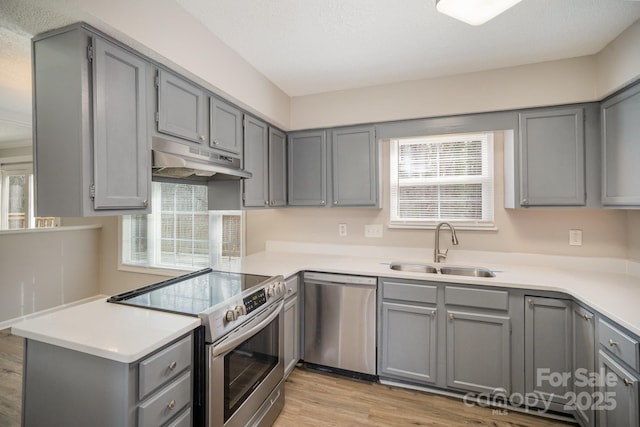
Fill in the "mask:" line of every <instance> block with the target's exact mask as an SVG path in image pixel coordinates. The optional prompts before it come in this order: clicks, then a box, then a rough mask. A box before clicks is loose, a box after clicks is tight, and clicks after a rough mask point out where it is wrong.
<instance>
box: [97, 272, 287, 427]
mask: <svg viewBox="0 0 640 427" xmlns="http://www.w3.org/2000/svg"><path fill="white" fill-rule="evenodd" d="M284 290H285V285H284V278H283V277H282V276H273V277H268V276H257V275H250V274H240V273H228V272H222V271H214V270H211V269H205V270H200V271H196V272H194V273H189V274H186V275H183V276H179V277H176V278H172V279H169V280H166V281H163V282H159V283H156V284H153V285H149V286H146V287H144V288H140V289H136V290H134V291H130V292H126V293H123V294H120V295H116V296H113V297H111V298H109V300H108V301H109V302H113V303H118V304H126V305H130V306H134V307H141V308H147V309H153V310H161V311H168V312H173V313H178V314H182V315H186V316H197V317H200V319H201V320H202V325H203V328H201V330H200V338H197V339H196V340H195V342H196V344H195V345H196V348H195V353H194V354H195V361H194V370H195V371H196V372H195V375H194V378H195V381H194V404H193V409H194V425H203V426H213V427H223V426H224V427H233V426H246V425H259V426H263V425H265V426H267V425H271V424H272V423H273V421H274V420H275V419H276V418H277V416H278V414H279V413H280V411H281V410H282V407H283V406H284V386H283V384H282V382H283V381H282V380H283V377H284V344H283V339H282V338H283V334H284V319H283V305H284V303H283V296H284Z"/></svg>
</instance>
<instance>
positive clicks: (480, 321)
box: [446, 310, 511, 395]
mask: <svg viewBox="0 0 640 427" xmlns="http://www.w3.org/2000/svg"><path fill="white" fill-rule="evenodd" d="M510 327H511V326H510V319H509V317H507V316H497V315H492V314H482V313H469V312H462V311H451V310H449V311H447V328H446V329H447V386H449V387H452V388H456V389H461V390H468V391H473V392H479V393H496V392H498V393H500V392H502V393H506V394H507V395H508V394H509V393H510V392H511V346H510V335H511V332H510Z"/></svg>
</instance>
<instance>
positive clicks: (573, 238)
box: [569, 230, 582, 246]
mask: <svg viewBox="0 0 640 427" xmlns="http://www.w3.org/2000/svg"><path fill="white" fill-rule="evenodd" d="M569 245H571V246H582V230H569Z"/></svg>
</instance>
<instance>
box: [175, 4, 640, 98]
mask: <svg viewBox="0 0 640 427" xmlns="http://www.w3.org/2000/svg"><path fill="white" fill-rule="evenodd" d="M176 2H177V3H178V4H180V5H181V6H182V7H183V8H184V9H185V10H186V11H187V12H189V13H190V14H191V15H192V16H193V17H194V18H195V19H198V20H199V21H201V22H202V23H203V24H204V25H206V26H207V27H208V28H209V29H210V31H212V32H213V33H215V34H216V35H217V36H218V37H219V38H220V39H222V40H223V41H224V42H225V43H226V44H227V45H228V46H229V47H231V48H232V49H234V50H235V51H236V52H237V53H238V54H240V56H242V57H243V58H245V60H247V61H248V62H249V63H251V64H252V65H253V66H254V67H255V68H256V69H258V70H259V71H260V72H261V73H263V74H264V75H265V76H267V77H268V78H269V79H270V80H271V81H273V82H274V83H275V84H276V85H277V86H278V87H280V88H281V89H282V90H283V91H285V92H286V93H287V94H288V95H290V96H301V95H308V94H314V93H321V92H327V91H335V90H345V89H352V88H357V87H366V86H373V85H381V84H388V83H393V82H399V81H407V80H419V79H425V78H432V77H440V76H447V75H454V74H461V73H468V72H474V71H481V70H488V69H495V68H502V67H509V66H515V65H523V64H529V63H535V62H543V61H550V60H556V59H561V58H569V57H577V56H583V55H591V54H594V53H596V52H598V51H600V50H601V49H602V48H603V47H605V46H606V45H607V44H608V43H609V42H610V41H611V40H613V39H614V38H615V37H616V36H617V35H618V34H620V33H621V32H622V31H623V30H624V29H625V28H627V27H628V26H629V25H631V24H632V23H633V22H634V21H636V20H637V19H638V18H640V1H632V0H523V1H522V2H521V3H519V4H517V5H516V6H515V7H513V8H512V9H510V10H508V11H507V12H505V13H504V14H502V15H500V16H498V17H497V18H495V19H493V20H491V21H489V22H488V23H486V24H484V25H482V26H479V27H473V26H470V25H467V24H464V23H462V22H459V21H456V20H454V19H453V18H450V17H448V16H445V15H442V14H440V13H438V12H437V11H436V9H435V0H251V1H250V0H176Z"/></svg>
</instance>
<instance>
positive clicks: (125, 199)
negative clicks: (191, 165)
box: [93, 37, 151, 209]
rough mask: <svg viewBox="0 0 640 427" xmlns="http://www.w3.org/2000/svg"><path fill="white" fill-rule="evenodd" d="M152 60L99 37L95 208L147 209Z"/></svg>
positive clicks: (96, 48) (96, 50) (95, 77)
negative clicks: (148, 77) (148, 96)
mask: <svg viewBox="0 0 640 427" xmlns="http://www.w3.org/2000/svg"><path fill="white" fill-rule="evenodd" d="M146 76H147V63H146V62H145V61H143V60H142V59H141V58H139V57H138V56H135V55H133V54H131V53H129V52H126V51H124V50H123V49H121V48H119V47H117V46H115V45H114V44H111V43H109V42H107V41H105V40H102V39H100V38H97V37H96V38H94V57H93V86H94V96H93V114H94V121H93V130H94V141H93V156H94V180H95V181H94V188H95V195H94V208H95V209H140V208H142V209H144V208H145V207H146V206H147V205H148V203H149V184H150V182H151V168H150V155H151V154H150V153H151V152H150V147H149V145H148V143H147V121H146V117H147V105H146V99H147V97H146V93H147V92H146V90H147V89H146V88H147V80H146Z"/></svg>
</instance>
